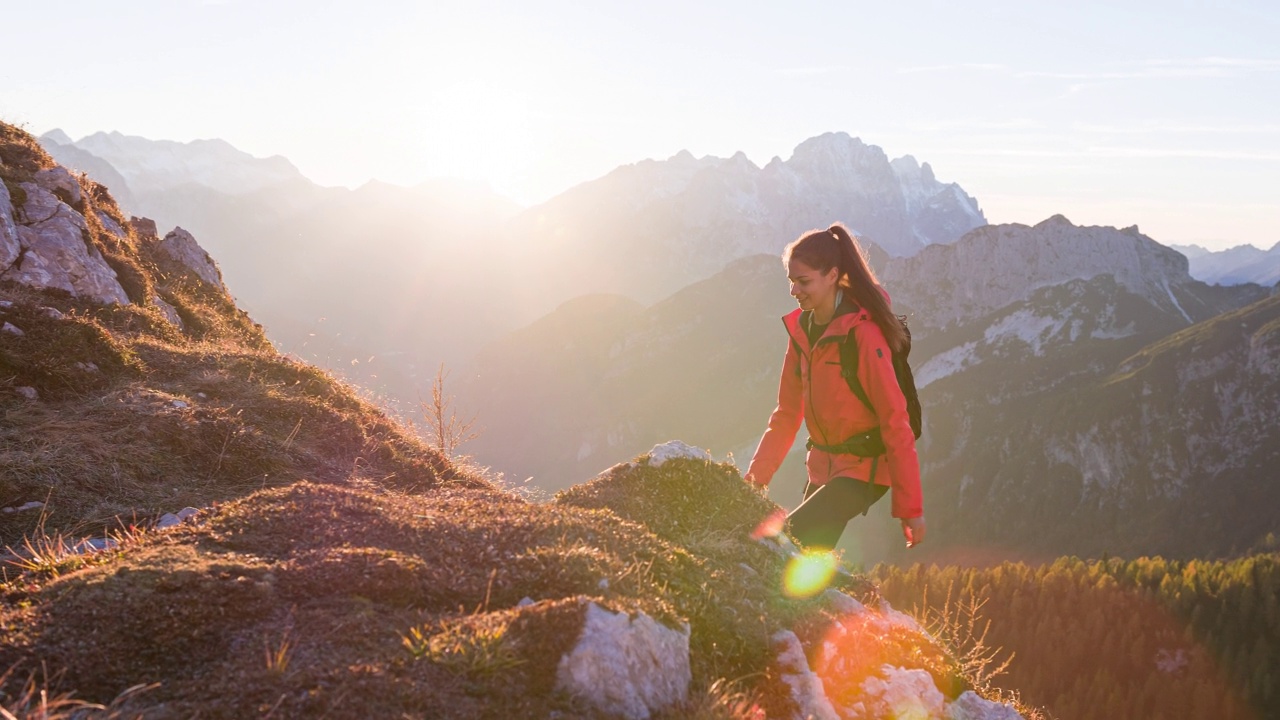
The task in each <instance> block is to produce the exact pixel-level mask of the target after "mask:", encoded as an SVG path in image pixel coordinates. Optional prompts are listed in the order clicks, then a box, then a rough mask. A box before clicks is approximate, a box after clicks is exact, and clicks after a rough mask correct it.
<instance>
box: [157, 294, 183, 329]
mask: <svg viewBox="0 0 1280 720" xmlns="http://www.w3.org/2000/svg"><path fill="white" fill-rule="evenodd" d="M151 303H152V304H153V305H155V306H156V307H158V308H160V312H161V313H163V314H164V317H165V319H166V320H168V321H169V322H171V323H173V324H174V325H175V326H177V327H178V328H182V327H183V325H182V316H181V315H179V314H178V309H177V308H175V307H174V306H172V305H170V304H169V303H167V302H165V301H164V300H163V299H162V298H161V297H160V296H159V295H152V296H151Z"/></svg>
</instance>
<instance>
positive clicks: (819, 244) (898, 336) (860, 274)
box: [782, 223, 907, 350]
mask: <svg viewBox="0 0 1280 720" xmlns="http://www.w3.org/2000/svg"><path fill="white" fill-rule="evenodd" d="M792 258H794V259H796V260H799V261H800V262H802V263H804V264H805V265H808V266H809V267H811V268H813V269H814V270H817V271H818V272H822V273H825V272H827V271H828V270H830V269H831V268H833V267H834V268H838V269H839V274H840V287H841V288H844V290H845V292H847V293H848V294H849V295H851V296H852V297H853V301H854V302H855V303H857V305H858V307H860V308H862V309H863V310H866V311H867V313H868V314H870V315H871V319H872V320H873V321H874V322H875V324H876V325H879V326H880V330H881V331H883V332H884V337H885V339H886V340H888V341H889V347H890V348H892V349H893V350H901V349H902V348H903V347H904V346H905V345H906V343H907V335H906V332H905V331H904V330H903V329H902V324H901V323H900V322H898V318H897V317H896V316H895V315H894V314H893V310H892V309H890V307H889V301H888V300H887V299H885V296H884V293H883V292H881V290H880V283H879V282H877V281H876V275H875V273H874V272H873V271H872V270H871V266H870V265H869V264H868V263H867V258H866V256H865V255H864V254H863V252H862V246H861V245H859V244H858V241H857V239H856V238H854V237H853V234H852V233H850V232H849V230H848V229H847V228H845V226H844V225H842V224H840V223H835V224H834V225H832V226H831V227H829V228H827V229H826V230H810V231H809V232H807V233H805V234H804V235H802V236H800V239H798V240H796V241H794V242H792V243H791V244H790V245H788V246H787V249H786V250H784V251H783V253H782V262H783V263H784V264H785V263H788V262H790V261H791V260H792Z"/></svg>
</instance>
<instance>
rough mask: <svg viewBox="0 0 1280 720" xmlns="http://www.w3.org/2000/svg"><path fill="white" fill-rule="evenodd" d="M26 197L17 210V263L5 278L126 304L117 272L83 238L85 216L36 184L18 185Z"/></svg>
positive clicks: (85, 226)
mask: <svg viewBox="0 0 1280 720" xmlns="http://www.w3.org/2000/svg"><path fill="white" fill-rule="evenodd" d="M20 187H21V188H22V190H23V191H24V192H25V193H26V195H27V201H26V203H25V204H24V205H23V207H22V208H21V210H20V211H19V212H18V213H16V214H17V215H18V217H20V218H21V220H19V225H18V242H19V244H20V245H21V249H22V251H23V253H22V255H21V262H19V263H17V264H16V265H13V266H12V267H10V268H9V269H8V270H7V271H6V274H5V278H6V279H12V280H16V281H17V282H20V283H22V284H24V285H31V286H34V287H49V288H58V289H61V290H66V291H67V292H69V293H71V294H72V295H75V296H77V297H86V298H89V299H92V300H96V301H97V302H100V303H104V304H112V303H115V304H120V305H127V304H129V296H128V295H127V294H125V291H124V288H123V287H121V286H120V282H119V280H117V279H116V273H115V271H114V270H112V269H111V266H110V265H108V264H107V261H106V260H104V259H103V257H102V254H101V253H99V252H98V250H97V249H96V248H94V247H92V246H91V245H90V244H89V243H88V242H87V241H86V237H87V235H88V233H89V228H88V226H87V225H86V224H85V220H84V216H83V215H81V214H80V213H78V212H76V211H75V210H73V209H72V208H71V206H69V205H67V204H66V203H64V202H62V201H61V200H59V199H58V198H57V196H55V195H54V194H53V192H51V191H50V190H48V189H46V188H44V187H42V186H40V185H38V184H36V183H22V184H21V185H20Z"/></svg>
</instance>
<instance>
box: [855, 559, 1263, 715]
mask: <svg viewBox="0 0 1280 720" xmlns="http://www.w3.org/2000/svg"><path fill="white" fill-rule="evenodd" d="M873 574H874V575H875V576H876V577H877V578H878V580H879V582H880V584H881V592H882V594H883V595H884V596H885V597H886V599H888V600H889V602H890V603H892V604H893V605H894V606H896V607H899V608H915V609H916V611H917V614H923V615H925V616H929V617H933V618H935V620H937V623H936V624H939V625H950V626H952V627H951V628H949V629H948V630H947V631H949V632H953V633H954V631H955V626H956V625H962V624H963V619H964V615H965V612H964V610H965V609H971V608H974V607H976V608H978V610H977V613H976V614H977V616H978V617H979V619H980V621H979V623H978V625H979V627H978V630H979V631H981V630H982V629H983V628H985V629H986V631H987V632H986V636H985V638H982V637H981V633H980V632H978V633H974V635H975V636H976V638H979V639H982V641H983V643H984V644H985V646H986V647H987V648H1002V652H1001V653H1000V654H999V655H998V657H997V658H996V661H995V664H998V662H999V661H1000V660H1004V659H1009V658H1010V656H1012V660H1011V662H1009V665H1008V668H1007V670H1006V671H1005V672H1004V673H1003V674H1002V675H1001V676H999V677H997V678H995V679H994V680H993V684H995V685H997V686H999V687H1002V688H1004V689H1007V690H1011V691H1014V692H1016V693H1018V694H1019V695H1020V697H1021V700H1022V701H1023V702H1025V703H1027V704H1028V705H1031V706H1039V707H1042V708H1044V709H1045V710H1046V711H1047V712H1048V713H1050V714H1051V715H1052V716H1053V717H1055V718H1058V719H1059V720H1095V719H1096V720H1104V719H1105V720H1113V719H1114V718H1145V719H1147V720H1174V719H1175V718H1220V719H1222V720H1228V719H1234V718H1242V719H1243V718H1277V717H1280V553H1277V552H1268V553H1261V554H1254V555H1250V556H1247V557H1241V558H1237V559H1233V560H1220V561H1203V560H1188V561H1178V560H1166V559H1162V558H1160V557H1151V558H1148V557H1142V558H1138V559H1136V560H1122V559H1120V558H1104V559H1101V560H1081V559H1079V558H1075V557H1070V558H1060V559H1058V560H1057V561H1055V562H1054V563H1052V564H1049V565H1042V566H1039V567H1032V566H1028V565H1026V564H1022V563H1004V564H1001V565H999V566H995V567H990V568H961V567H955V566H949V567H943V568H939V567H938V566H934V565H931V566H928V567H925V566H922V565H919V564H917V565H914V566H911V567H910V568H905V569H904V568H898V567H893V566H886V565H880V566H877V567H876V568H875V569H874V571H873ZM944 617H946V618H949V621H948V622H942V620H941V619H942V618H944ZM962 634H963V633H962ZM960 639H961V640H962V641H963V640H966V639H967V640H968V641H970V642H972V641H973V640H974V639H975V638H964V637H962V638H960ZM962 644H963V643H962Z"/></svg>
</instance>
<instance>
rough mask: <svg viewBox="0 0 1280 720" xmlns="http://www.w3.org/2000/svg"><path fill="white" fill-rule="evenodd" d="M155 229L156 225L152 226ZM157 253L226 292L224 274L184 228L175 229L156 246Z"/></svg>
mask: <svg viewBox="0 0 1280 720" xmlns="http://www.w3.org/2000/svg"><path fill="white" fill-rule="evenodd" d="M152 227H154V224H153V225H152ZM156 252H157V253H159V254H160V255H161V256H163V257H165V258H168V259H169V260H171V261H173V262H175V263H178V264H179V265H182V266H183V267H186V268H189V269H190V270H191V271H192V272H194V273H195V274H196V275H197V276H199V277H200V279H201V280H203V281H205V282H207V283H209V284H210V285H213V286H214V287H217V288H220V289H222V290H226V286H225V285H223V284H222V273H221V272H220V271H219V270H218V265H217V263H215V262H214V261H213V258H212V257H210V256H209V253H207V252H205V251H204V248H202V247H200V245H199V243H197V242H196V239H195V238H194V237H192V236H191V233H189V232H187V231H186V230H183V229H182V228H180V227H178V228H174V229H173V230H171V231H170V232H169V234H167V235H165V236H164V239H163V240H161V241H160V242H159V243H158V244H157V245H156Z"/></svg>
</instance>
